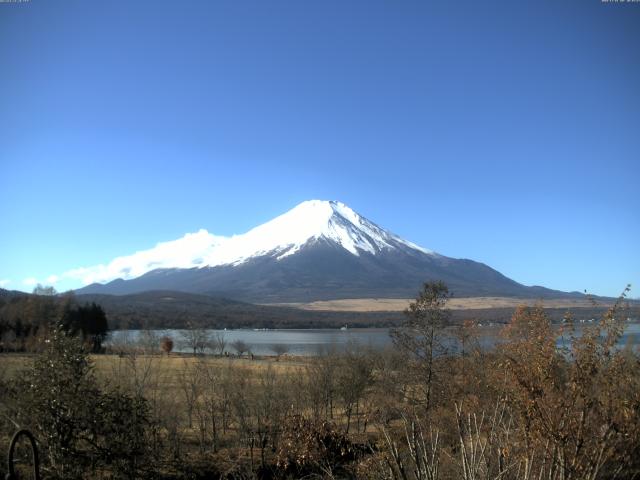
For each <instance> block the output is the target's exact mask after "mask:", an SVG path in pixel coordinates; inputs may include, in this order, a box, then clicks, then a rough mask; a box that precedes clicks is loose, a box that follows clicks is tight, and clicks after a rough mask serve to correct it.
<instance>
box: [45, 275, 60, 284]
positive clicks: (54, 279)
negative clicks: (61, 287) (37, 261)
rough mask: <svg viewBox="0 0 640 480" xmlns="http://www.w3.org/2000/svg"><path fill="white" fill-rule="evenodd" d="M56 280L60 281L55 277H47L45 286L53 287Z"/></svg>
mask: <svg viewBox="0 0 640 480" xmlns="http://www.w3.org/2000/svg"><path fill="white" fill-rule="evenodd" d="M58 280H60V277H58V276H57V275H49V276H48V277H47V284H48V285H53V284H54V283H57V282H58Z"/></svg>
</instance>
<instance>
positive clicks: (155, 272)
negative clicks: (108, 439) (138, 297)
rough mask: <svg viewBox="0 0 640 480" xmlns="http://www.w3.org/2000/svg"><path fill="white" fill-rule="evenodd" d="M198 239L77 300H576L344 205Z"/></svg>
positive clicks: (309, 208)
mask: <svg viewBox="0 0 640 480" xmlns="http://www.w3.org/2000/svg"><path fill="white" fill-rule="evenodd" d="M194 235H199V236H198V239H197V241H192V240H193V239H191V240H190V243H189V245H188V246H187V247H189V248H184V247H185V245H178V244H174V245H173V248H172V247H171V246H170V245H171V244H172V242H167V243H166V244H159V246H158V247H156V249H153V250H150V251H146V252H140V253H138V254H136V255H138V257H140V258H143V259H144V260H145V261H147V264H146V265H144V262H142V264H141V263H140V262H138V263H137V264H136V265H137V268H130V267H129V266H127V259H129V260H128V261H129V262H132V261H133V260H132V258H131V257H123V258H121V259H118V262H119V264H118V265H117V266H118V268H120V269H121V272H120V273H121V274H122V277H123V278H124V279H123V278H120V279H116V280H114V281H111V282H108V283H106V284H97V283H96V284H92V285H89V286H87V287H85V288H83V289H80V290H78V293H104V294H116V295H123V294H131V293H139V292H144V291H147V290H177V291H183V292H191V293H199V294H209V295H218V296H225V297H228V298H233V299H239V300H243V301H252V302H262V303H268V302H299V301H313V300H327V299H339V298H358V297H360V298H364V297H387V298H411V297H414V296H415V294H416V293H417V292H418V290H419V289H420V286H421V284H422V283H423V282H425V281H427V280H436V279H437V280H443V281H444V282H446V283H447V284H448V285H449V287H450V289H451V290H452V291H453V293H454V294H455V295H456V296H511V297H525V298H526V297H529V298H530V297H542V298H544V297H561V296H573V295H576V294H567V293H563V292H556V291H552V290H548V289H544V288H542V287H525V286H523V285H521V284H519V283H517V282H515V281H513V280H511V279H509V278H507V277H505V276H504V275H502V274H501V273H499V272H497V271H496V270H494V269H492V268H490V267H488V266H487V265H484V264H482V263H478V262H474V261H472V260H466V259H454V258H449V257H445V256H443V255H439V254H437V253H435V252H433V251H430V250H427V249H424V248H422V247H419V246H417V245H415V244H413V243H411V242H408V241H406V240H403V239H401V238H400V237H398V236H397V235H394V234H392V233H390V232H388V231H386V230H384V229H383V228H381V227H379V226H378V225H376V224H375V223H373V222H371V221H369V220H367V219H366V218H364V217H362V216H360V215H358V214H357V213H356V212H354V211H353V210H351V209H350V208H349V207H347V206H346V205H344V204H342V203H339V202H326V201H319V200H312V201H308V202H303V203H301V204H300V205H298V206H297V207H295V208H294V209H292V210H290V211H289V212H287V213H285V214H284V215H281V216H279V217H277V218H275V219H274V220H272V221H270V222H267V223H265V224H263V225H260V226H258V227H256V228H254V229H252V230H250V231H249V232H247V233H245V234H243V235H237V236H233V237H229V238H225V237H218V236H214V235H210V234H208V233H207V232H206V231H201V232H199V233H198V234H194ZM175 249H177V250H178V251H176V250H175ZM112 263H114V262H112ZM110 266H111V265H110ZM110 266H109V267H110ZM157 266H161V267H163V268H154V267H157ZM132 272H135V273H132ZM140 272H142V273H141V274H140Z"/></svg>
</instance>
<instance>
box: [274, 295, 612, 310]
mask: <svg viewBox="0 0 640 480" xmlns="http://www.w3.org/2000/svg"><path fill="white" fill-rule="evenodd" d="M412 301H414V299H408V298H347V299H342V300H324V301H316V302H309V303H279V304H276V305H280V306H287V307H295V308H300V309H302V310H325V311H339V312H401V311H403V310H404V309H405V308H407V307H408V306H409V303H411V302H412ZM538 302H540V300H535V299H524V298H508V297H471V298H452V299H451V300H449V301H448V302H447V305H448V307H449V308H450V309H452V310H472V309H489V308H515V307H517V306H519V305H534V304H535V303H538ZM542 304H543V305H544V307H545V308H572V307H592V306H593V304H592V303H591V301H589V300H587V299H566V298H561V299H545V300H544V301H542ZM598 305H599V306H603V307H608V306H610V304H608V303H600V302H599V303H598Z"/></svg>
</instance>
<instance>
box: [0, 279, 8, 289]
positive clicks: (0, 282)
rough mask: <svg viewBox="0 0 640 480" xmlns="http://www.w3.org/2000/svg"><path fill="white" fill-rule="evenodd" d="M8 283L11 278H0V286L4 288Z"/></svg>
mask: <svg viewBox="0 0 640 480" xmlns="http://www.w3.org/2000/svg"><path fill="white" fill-rule="evenodd" d="M10 283H11V280H9V279H8V278H3V279H2V280H0V288H4V287H6V286H7V285H9V284H10Z"/></svg>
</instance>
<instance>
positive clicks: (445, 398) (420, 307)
mask: <svg viewBox="0 0 640 480" xmlns="http://www.w3.org/2000/svg"><path fill="white" fill-rule="evenodd" d="M448 298H449V293H448V290H447V288H446V286H445V285H443V284H441V283H438V282H434V283H429V284H426V285H425V287H424V289H423V290H422V292H421V293H420V295H419V296H418V297H417V298H416V301H415V302H413V303H412V304H411V306H410V308H409V309H408V310H407V312H406V321H405V322H404V324H403V325H402V326H401V327H399V328H398V329H397V330H396V331H395V332H394V344H393V348H390V349H388V350H384V351H380V350H372V349H369V348H366V347H363V346H358V345H349V346H348V347H347V348H346V349H345V350H344V351H330V350H327V351H324V352H320V353H319V354H318V355H317V356H316V357H313V358H309V359H298V360H295V361H291V360H289V361H281V362H278V363H276V362H275V361H265V360H261V361H250V360H248V359H240V358H214V357H211V356H207V355H201V354H199V352H198V351H196V353H198V354H197V355H194V356H189V357H185V356H183V357H178V356H172V355H168V354H167V352H165V353H161V352H160V351H159V345H158V343H157V342H155V343H154V345H149V348H148V350H146V351H145V350H140V349H131V350H128V351H126V350H123V351H122V352H121V354H120V355H114V356H111V357H109V356H100V357H96V358H97V359H99V360H100V362H102V363H101V364H100V365H101V367H100V369H99V371H98V369H97V368H94V367H93V363H92V361H91V359H90V357H88V356H87V347H86V344H85V345H84V346H83V344H82V343H81V342H80V341H79V339H78V338H77V337H72V336H69V334H67V333H66V332H63V331H58V330H55V331H53V336H52V337H50V338H51V341H50V342H49V343H47V345H48V347H47V349H46V350H45V351H43V352H42V353H41V354H40V356H39V359H38V360H37V361H36V362H35V364H34V365H33V366H31V367H28V368H27V369H26V370H23V371H21V372H20V373H18V374H17V375H16V376H14V377H11V376H9V375H7V376H5V378H4V381H3V382H0V386H1V388H3V393H4V395H2V396H0V398H2V399H3V401H2V402H1V403H0V406H1V407H2V408H3V413H4V414H5V415H4V416H1V417H0V418H3V419H6V418H11V419H12V421H14V422H16V423H18V424H19V425H20V426H26V427H29V428H31V429H33V431H34V433H36V435H37V438H38V439H39V442H40V445H41V446H42V449H43V451H44V452H45V454H46V455H45V458H46V463H45V469H46V472H45V473H46V475H47V476H48V478H166V479H169V478H225V479H237V478H247V479H248V478H261V479H267V478H274V479H276V478H277V479H286V478H291V479H294V478H328V479H329V478H353V479H356V478H357V479H360V478H362V479H370V480H382V479H393V480H395V479H402V480H422V479H428V480H449V479H451V480H453V479H463V480H479V479H483V480H521V479H524V480H533V479H536V480H541V479H545V480H583V479H590V480H598V479H610V478H618V479H623V480H626V479H632V478H636V477H637V476H638V475H639V474H640V353H639V352H638V348H637V346H633V345H627V346H624V347H620V345H619V340H620V338H621V336H622V333H623V330H624V326H625V324H624V319H625V318H626V315H625V312H624V305H623V300H624V297H621V302H620V303H618V304H616V306H615V307H613V308H612V309H610V310H609V311H608V312H607V313H606V314H605V315H603V316H602V318H601V319H600V321H599V322H597V323H594V324H592V325H589V326H587V327H586V328H584V329H580V330H578V329H576V328H574V326H573V321H572V319H571V318H570V317H567V318H566V319H565V323H564V325H563V327H562V328H559V327H558V326H556V325H553V324H552V322H551V321H550V319H549V318H548V316H547V315H546V313H545V311H544V309H543V308H541V306H535V307H521V308H518V309H516V310H515V312H514V313H513V315H512V318H511V321H510V322H509V323H508V324H507V325H506V326H505V327H504V329H503V330H502V332H501V342H499V344H498V345H497V346H495V347H492V348H491V349H486V348H483V347H482V345H483V342H482V341H481V340H482V339H481V335H482V333H481V331H480V330H479V329H478V328H477V326H476V325H475V324H473V323H472V322H468V323H466V324H463V325H460V326H459V327H458V328H457V329H455V330H453V335H455V336H456V338H457V340H458V345H457V347H456V348H455V349H452V348H451V341H450V340H451V339H450V338H449V337H450V335H452V330H451V329H450V328H447V329H445V328H443V327H444V326H446V325H447V324H448V323H449V320H450V312H449V311H448V310H447V308H446V305H447V301H448ZM561 336H562V337H564V338H565V339H566V340H567V341H566V342H564V343H563V345H567V346H566V347H558V338H559V337H561ZM193 337H194V339H193V345H198V341H196V339H197V338H198V336H197V335H196V334H194V336H193ZM74 342H75V343H74ZM74 345H75V346H74ZM65 352H66V353H65ZM68 352H73V355H70V354H69V353H68ZM52 365H54V366H55V367H52ZM52 368H55V370H56V372H58V373H56V375H51V371H52ZM53 392H55V393H53ZM54 400H55V401H54ZM119 419H121V420H119ZM0 421H2V422H4V424H3V425H2V431H9V430H10V426H9V423H8V421H7V420H0ZM125 426H126V428H125Z"/></svg>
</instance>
